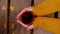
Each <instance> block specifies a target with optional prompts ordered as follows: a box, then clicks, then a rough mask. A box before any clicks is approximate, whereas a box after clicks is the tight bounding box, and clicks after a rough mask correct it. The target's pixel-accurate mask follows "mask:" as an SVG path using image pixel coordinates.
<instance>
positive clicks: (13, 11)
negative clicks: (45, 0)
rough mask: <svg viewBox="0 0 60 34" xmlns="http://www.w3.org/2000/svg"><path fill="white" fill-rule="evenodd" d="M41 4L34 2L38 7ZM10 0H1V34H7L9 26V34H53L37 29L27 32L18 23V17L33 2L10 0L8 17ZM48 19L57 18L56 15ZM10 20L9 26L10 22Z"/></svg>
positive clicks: (28, 0) (51, 15)
mask: <svg viewBox="0 0 60 34" xmlns="http://www.w3.org/2000/svg"><path fill="white" fill-rule="evenodd" d="M40 2H41V0H34V5H37V4H39V3H40ZM7 4H8V0H0V34H7V32H8V29H7V28H8V27H7V26H8V25H9V32H8V33H9V34H53V33H52V32H49V31H46V30H43V29H41V28H36V29H33V31H32V32H31V30H27V29H26V28H24V27H23V26H21V25H20V24H19V23H17V21H16V16H17V15H18V14H19V13H20V11H21V10H22V9H24V8H25V7H28V6H30V5H31V0H10V11H9V17H7V13H8V11H7V10H8V9H7V8H8V7H7V6H8V5H7ZM45 16H46V17H53V18H54V17H55V13H54V14H50V15H45ZM57 16H58V18H60V12H58V15H57ZM7 18H9V24H8V22H7V21H8V20H7Z"/></svg>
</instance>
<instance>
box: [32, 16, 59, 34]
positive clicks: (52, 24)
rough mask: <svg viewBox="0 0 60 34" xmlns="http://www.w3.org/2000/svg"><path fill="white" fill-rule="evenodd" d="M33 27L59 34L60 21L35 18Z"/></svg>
mask: <svg viewBox="0 0 60 34" xmlns="http://www.w3.org/2000/svg"><path fill="white" fill-rule="evenodd" d="M33 27H34V28H42V29H45V30H48V31H50V32H53V33H55V34H60V19H56V18H48V17H37V18H36V19H35V20H34V22H33Z"/></svg>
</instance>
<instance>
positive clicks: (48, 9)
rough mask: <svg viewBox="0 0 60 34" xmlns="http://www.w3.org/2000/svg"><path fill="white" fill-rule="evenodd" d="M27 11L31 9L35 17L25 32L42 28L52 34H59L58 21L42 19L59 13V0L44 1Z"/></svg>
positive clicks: (55, 19) (59, 23)
mask: <svg viewBox="0 0 60 34" xmlns="http://www.w3.org/2000/svg"><path fill="white" fill-rule="evenodd" d="M27 9H32V11H33V14H34V15H36V16H37V17H36V18H34V21H33V23H32V25H30V26H28V27H26V28H27V30H30V29H34V28H42V29H45V30H47V31H50V32H52V33H55V34H60V19H58V18H49V17H42V16H44V15H49V14H52V13H55V12H59V11H60V0H44V1H43V2H41V3H40V4H38V5H35V6H32V7H31V8H27ZM19 23H20V22H19ZM23 26H24V25H23ZM24 27H25V26H24Z"/></svg>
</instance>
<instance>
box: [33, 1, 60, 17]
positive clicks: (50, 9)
mask: <svg viewBox="0 0 60 34" xmlns="http://www.w3.org/2000/svg"><path fill="white" fill-rule="evenodd" d="M32 9H33V13H34V14H35V15H37V16H43V15H47V14H51V13H54V12H57V11H59V10H60V0H44V1H42V2H41V3H40V4H38V5H36V6H33V7H32Z"/></svg>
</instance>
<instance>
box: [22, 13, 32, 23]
mask: <svg viewBox="0 0 60 34" xmlns="http://www.w3.org/2000/svg"><path fill="white" fill-rule="evenodd" d="M32 19H33V15H32V14H31V13H30V12H25V13H24V14H23V15H22V21H23V23H24V24H29V23H31V21H32Z"/></svg>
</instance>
